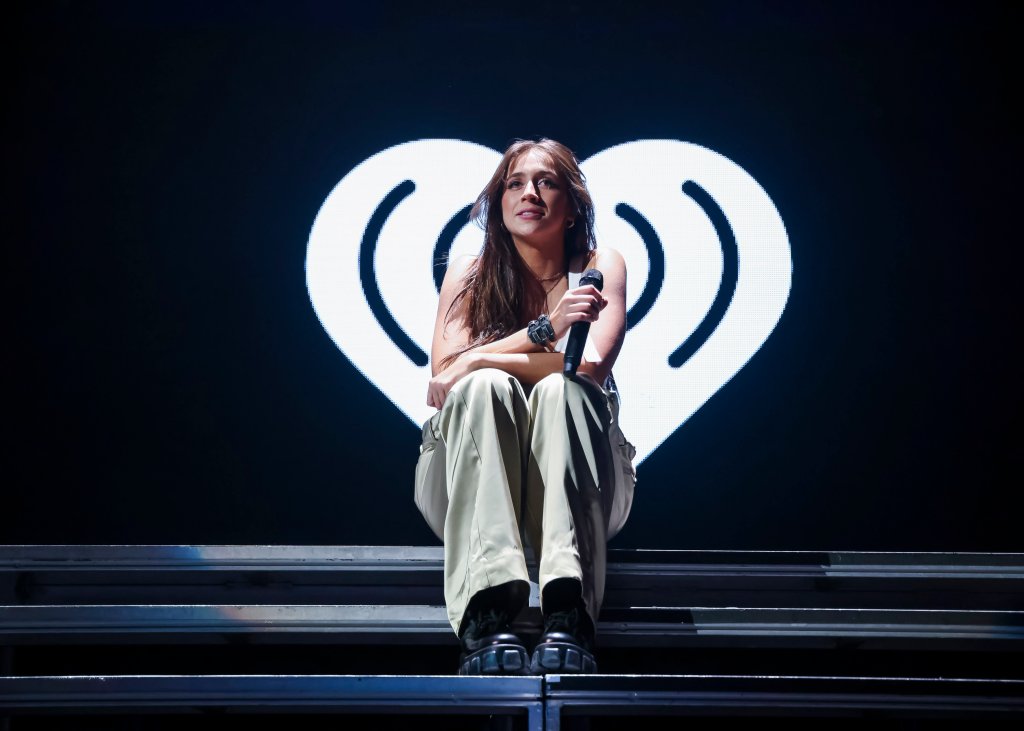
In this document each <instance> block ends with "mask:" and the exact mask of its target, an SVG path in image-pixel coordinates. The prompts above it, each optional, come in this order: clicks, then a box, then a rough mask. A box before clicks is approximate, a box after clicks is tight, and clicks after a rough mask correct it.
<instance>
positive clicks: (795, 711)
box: [0, 675, 1024, 731]
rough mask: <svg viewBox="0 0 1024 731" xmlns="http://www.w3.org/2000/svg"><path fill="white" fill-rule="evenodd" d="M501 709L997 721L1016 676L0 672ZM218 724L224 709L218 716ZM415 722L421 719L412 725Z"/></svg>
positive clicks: (146, 693) (8, 681) (38, 708)
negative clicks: (986, 678) (91, 674)
mask: <svg viewBox="0 0 1024 731" xmlns="http://www.w3.org/2000/svg"><path fill="white" fill-rule="evenodd" d="M211 711H216V712H218V713H219V714H224V713H226V712H231V713H235V714H256V713H264V714H265V713H304V714H310V713H334V714H344V713H349V714H352V713H358V714H380V715H386V716H401V715H409V714H417V715H422V714H446V715H449V716H452V715H502V716H508V717H510V718H515V717H519V719H521V722H522V723H521V725H522V726H525V727H526V728H528V729H530V731H542V730H543V729H546V731H557V730H558V729H559V728H560V726H561V724H562V721H563V717H595V716H598V717H599V716H619V717H622V716H637V715H643V716H647V717H651V716H680V715H685V716H721V715H732V716H774V717H787V716H788V717H799V716H814V717H823V716H824V717H828V716H832V717H847V718H849V717H869V718H871V719H872V722H873V723H878V721H879V719H885V718H895V719H907V718H917V719H920V718H925V719H927V718H933V719H973V720H998V719H1013V718H1018V719H1019V718H1020V717H1021V716H1022V715H1024V681H979V680H963V679H927V680H922V679H910V678H856V677H850V678H814V677H786V676H776V677H764V676H761V677H758V676H711V675H704V676H693V675H691V676H681V675H676V676H657V675H655V676H642V675H591V676H567V675H562V676H559V675H549V676H546V677H543V678H542V677H520V678H463V677H458V676H383V677H382V676H337V675H334V676H253V675H236V676H210V675H206V676H113V677H110V676H106V677H20V678H12V677H7V678H0V713H3V714H6V715H8V716H9V717H10V716H24V715H28V714H78V715H85V714H110V713H113V712H120V713H132V714H136V715H145V714H181V713H196V712H206V713H210V712H211ZM218 718H219V719H220V721H219V724H220V725H221V727H223V726H224V725H225V724H226V721H227V717H226V716H224V715H219V716H218ZM421 725H422V724H421Z"/></svg>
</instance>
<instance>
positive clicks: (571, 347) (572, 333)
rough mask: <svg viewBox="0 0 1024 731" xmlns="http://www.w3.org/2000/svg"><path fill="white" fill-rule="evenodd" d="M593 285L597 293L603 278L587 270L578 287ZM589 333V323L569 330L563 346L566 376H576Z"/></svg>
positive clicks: (563, 371) (564, 372) (601, 285)
mask: <svg viewBox="0 0 1024 731" xmlns="http://www.w3.org/2000/svg"><path fill="white" fill-rule="evenodd" d="M588 284H593V285H594V286H595V287H596V288H597V291H598V292H600V291H601V290H602V289H604V277H603V276H602V275H601V272H599V271H597V270H596V269H588V270H587V271H585V272H583V276H582V277H580V286H581V287H586V286H587V285H588ZM589 332H590V323H589V322H577V323H576V324H575V325H573V326H572V327H571V328H570V329H569V342H568V343H566V344H565V365H564V366H562V373H563V374H564V375H567V376H574V375H576V369H577V368H579V367H580V361H582V360H583V347H584V346H585V345H586V344H587V334H588V333H589Z"/></svg>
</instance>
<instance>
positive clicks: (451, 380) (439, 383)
mask: <svg viewBox="0 0 1024 731" xmlns="http://www.w3.org/2000/svg"><path fill="white" fill-rule="evenodd" d="M476 365H477V358H476V356H475V355H474V354H473V353H463V354H462V355H460V356H459V357H458V358H457V359H456V360H455V362H454V363H452V364H451V365H450V366H448V367H447V368H445V369H444V370H443V371H441V372H440V373H438V374H437V375H436V376H434V377H433V378H431V379H430V383H429V384H428V385H427V405H428V406H433V407H434V408H435V409H440V408H441V407H442V406H444V401H445V399H446V398H448V392H449V391H451V390H452V387H453V386H455V384H456V383H458V382H459V381H461V380H462V379H463V378H465V377H466V376H468V375H469V374H470V373H472V372H473V371H475V370H476Z"/></svg>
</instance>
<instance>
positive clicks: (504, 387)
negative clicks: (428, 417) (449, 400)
mask: <svg viewBox="0 0 1024 731" xmlns="http://www.w3.org/2000/svg"><path fill="white" fill-rule="evenodd" d="M521 390H522V386H520V385H519V382H518V381H516V379H515V377H514V376H511V375H509V374H508V373H506V372H505V371H503V370H500V369H498V368H481V369H480V370H478V371H473V372H472V373H470V374H469V375H468V376H466V377H465V378H463V379H462V380H461V381H459V382H458V383H456V384H455V386H454V387H453V388H452V393H461V394H463V395H464V396H465V397H466V398H469V399H472V398H473V397H474V396H475V395H478V394H486V395H488V396H491V395H496V396H498V397H499V398H501V399H502V400H503V401H504V400H506V399H512V398H513V397H514V396H515V393H516V392H517V391H521Z"/></svg>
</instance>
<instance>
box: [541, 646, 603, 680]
mask: <svg viewBox="0 0 1024 731" xmlns="http://www.w3.org/2000/svg"><path fill="white" fill-rule="evenodd" d="M530 672H532V673H533V674H534V675H545V674H547V673H596V672H597V662H596V661H595V660H594V656H593V655H591V654H590V653H589V652H587V651H586V650H584V649H583V648H582V647H580V646H579V645H573V644H571V643H568V642H548V643H545V644H544V645H541V646H539V647H538V648H537V649H536V650H534V651H533V657H532V658H531V659H530Z"/></svg>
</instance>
